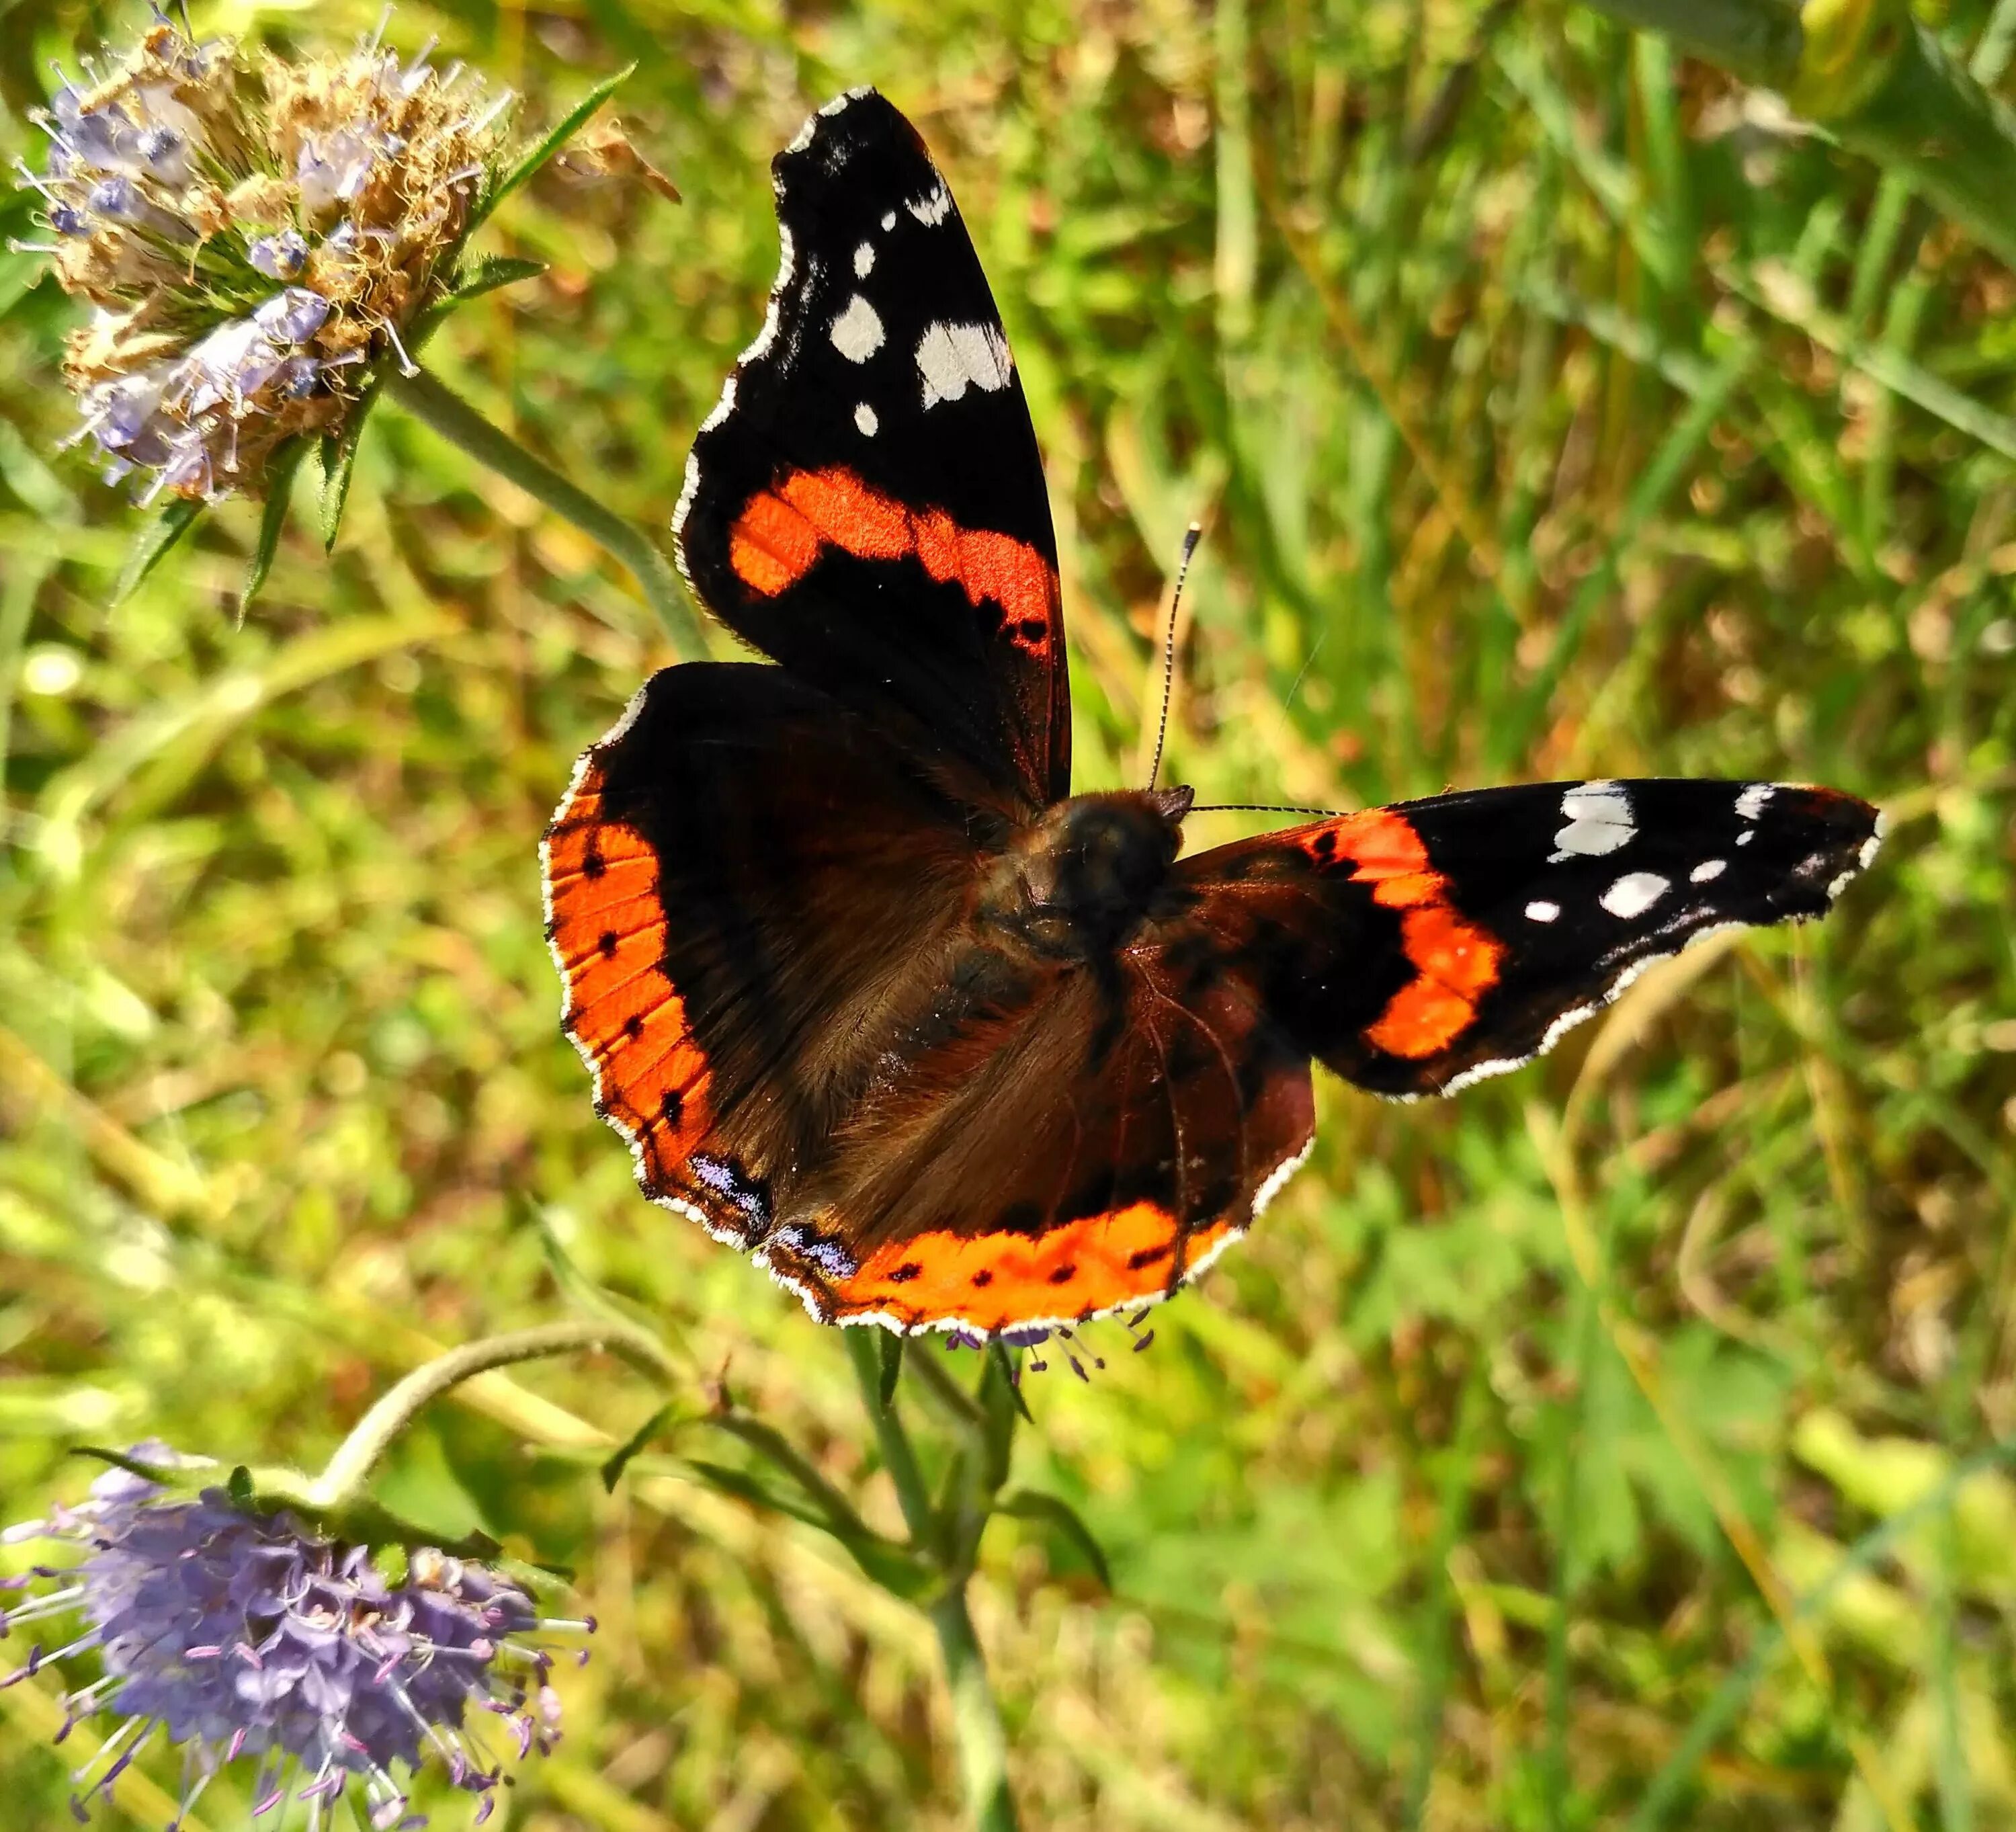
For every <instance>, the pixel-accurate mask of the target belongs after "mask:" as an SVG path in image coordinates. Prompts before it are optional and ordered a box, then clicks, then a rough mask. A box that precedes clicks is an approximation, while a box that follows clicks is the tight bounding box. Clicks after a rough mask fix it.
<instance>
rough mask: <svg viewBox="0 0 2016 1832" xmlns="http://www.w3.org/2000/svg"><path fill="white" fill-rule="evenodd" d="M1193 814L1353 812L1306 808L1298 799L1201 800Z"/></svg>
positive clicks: (1330, 814) (1331, 814)
mask: <svg viewBox="0 0 2016 1832" xmlns="http://www.w3.org/2000/svg"><path fill="white" fill-rule="evenodd" d="M1190 812H1191V813H1192V814H1319V815H1323V816H1324V817H1325V818H1326V819H1333V820H1334V819H1337V817H1339V816H1340V815H1347V814H1349V813H1350V812H1351V810H1350V809H1349V808H1305V807H1303V806H1302V804H1301V803H1300V802H1296V801H1200V802H1198V803H1197V804H1195V805H1194V806H1193V808H1191V809H1190Z"/></svg>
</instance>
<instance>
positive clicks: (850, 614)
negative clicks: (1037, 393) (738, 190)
mask: <svg viewBox="0 0 2016 1832" xmlns="http://www.w3.org/2000/svg"><path fill="white" fill-rule="evenodd" d="M775 186H776V204H777V221H778V228H779V236H780V239H781V240H782V242H783V267H782V269H781V271H780V272H779V275H778V278H777V283H776V288H775V290H773V291H772V295H771V299H770V310H769V319H767V320H766V322H765V325H764V327H763V330H762V333H761V335H760V336H759V337H758V338H757V340H756V341H755V343H754V344H752V345H751V347H749V349H748V350H747V351H746V352H745V353H744V354H743V358H742V360H741V362H740V363H739V364H738V365H737V366H736V370H735V373H734V374H733V376H731V377H730V379H729V382H728V384H727V386H726V388H725V391H724V392H723V394H722V399H721V403H720V405H719V406H718V407H717V408H716V409H715V412H714V413H713V414H712V415H711V416H709V418H708V419H707V423H706V424H705V425H704V427H702V428H701V430H700V435H699V437H698V438H697V440H696V441H694V445H693V455H692V457H691V459H689V462H688V466H687V479H686V494H685V496H684V498H683V499H682V502H681V504H680V507H679V518H678V521H677V523H676V527H677V531H678V538H679V552H680V556H681V562H682V565H683V566H684V567H685V568H686V573H687V574H688V576H689V578H690V579H691V581H692V582H693V587H694V588H695V590H696V591H697V592H699V594H700V596H701V597H702V598H703V599H704V600H705V601H706V603H707V606H708V608H709V609H710V610H712V611H713V612H714V613H715V615H716V616H718V617H720V618H721V619H722V621H723V622H725V624H728V625H729V627H730V628H733V630H735V631H736V632H737V633H738V634H740V635H742V636H743V637H745V638H747V639H748V640H749V641H750V642H753V643H754V644H755V645H756V646H757V647H758V648H759V649H761V650H763V651H764V652H765V653H767V654H769V655H771V656H773V657H776V660H779V661H780V662H782V663H783V664H784V665H785V667H787V668H789V669H790V670H791V671H794V673H796V674H797V675H801V677H802V678H805V679H806V680H808V681H810V682H814V683H815V684H816V685H817V686H819V687H820V688H821V689H823V690H824V691H825V692H826V693H829V694H830V695H831V696H833V698H835V699H836V700H839V701H840V702H841V704H844V705H846V706H848V707H851V708H852V709H853V710H854V711H857V712H859V713H862V714H865V715H866V716H867V717H869V718H871V719H873V720H874V721H875V722H877V723H879V724H880V725H884V727H885V728H887V729H890V730H891V732H892V733H893V734H894V735H895V736H896V737H897V738H898V740H900V741H901V742H902V743H903V744H904V745H905V747H906V748H908V749H910V750H913V751H914V752H915V753H916V754H918V755H920V756H921V757H924V758H931V757H933V756H934V755H943V756H946V757H949V758H955V759H957V760H959V762H960V763H961V764H962V765H963V766H964V768H966V769H967V770H968V771H970V772H973V773H974V774H976V775H977V776H978V778H979V779H981V780H982V781H983V782H985V783H987V784H988V785H989V786H990V787H991V789H992V791H993V794H994V796H995V798H996V799H997V800H998V801H1002V802H1003V803H1005V804H1008V805H1010V806H1013V807H1016V808H1022V809H1028V808H1040V807H1041V806H1042V805H1043V804H1046V803H1047V802H1049V801H1055V800H1057V799H1058V798H1060V797H1062V796H1063V795H1064V794H1065V793H1066V792H1067V788H1068V786H1069V780H1070V773H1071V756H1070V738H1071V706H1070V692H1069V686H1068V682H1067V675H1066V668H1065V660H1064V621H1063V614H1062V610H1061V605H1060V599H1059V596H1058V588H1057V544H1056V539H1055V537H1054V535H1053V532H1052V530H1051V526H1050V515H1049V500H1048V498H1047V496H1046V493H1045V490H1044V484H1043V472H1042V459H1041V456H1040V455H1039V452H1038V450H1037V447H1036V441H1035V433H1034V431H1033V430H1032V429H1031V426H1030V423H1029V414H1028V406H1027V405H1026V404H1025V402H1024V400H1023V397H1022V390H1021V383H1020V382H1019V381H1018V380H1017V377H1016V373H1015V365H1014V360H1013V357H1012V356H1011V355H1010V352H1009V348H1008V342H1007V339H1006V336H1005V334H1004V333H1003V330H1002V328H1001V323H1000V318H999V313H998V312H997V311H995V305H994V300H993V296H992V293H990V292H989V291H988V286H987V281H986V278H985V275H984V274H983V273H982V272H981V266H980V261H979V257H978V256H977V254H975V253H974V248H973V243H972V242H971V240H970V238H969V237H968V236H967V231H966V227H965V225H964V223H963V221H961V220H960V218H959V210H958V207H957V206H956V204H955V203H953V202H952V194H951V193H950V191H949V190H948V189H947V188H946V186H945V180H944V178H942V177H941V175H940V174H939V172H938V168H937V167H936V166H934V164H932V162H931V157H930V155H929V154H928V153H927V152H926V151H925V149H924V146H923V142H922V141H921V140H920V139H919V138H918V136H917V134H916V130H915V129H914V128H913V127H911V125H910V124H909V122H908V121H905V119H904V118H903V117H902V115H901V114H899V113H898V112H897V111H896V110H895V109H894V108H892V107H891V106H890V105H889V104H888V103H887V102H886V101H884V99H882V97H881V96H880V95H877V94H876V93H875V92H873V90H857V91H855V92H852V93H851V94H849V95H844V96H842V97H841V98H840V99H838V100H837V101H836V102H833V103H829V104H828V105H827V106H826V107H825V108H824V109H822V110H820V111H819V113H817V114H816V115H815V116H814V117H812V120H811V121H808V123H807V124H806V127H805V131H804V132H803V133H801V135H799V137H798V139H797V140H796V141H794V142H793V143H792V145H791V146H790V147H789V148H788V149H786V150H785V151H784V152H783V153H780V154H779V156H778V158H777V160H776V167H775Z"/></svg>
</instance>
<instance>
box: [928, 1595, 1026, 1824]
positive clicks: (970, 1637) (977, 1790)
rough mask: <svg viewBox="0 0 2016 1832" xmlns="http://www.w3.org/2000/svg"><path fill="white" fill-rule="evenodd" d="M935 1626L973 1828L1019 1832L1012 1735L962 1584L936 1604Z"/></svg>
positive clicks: (932, 1623) (933, 1616)
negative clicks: (1011, 1777)
mask: <svg viewBox="0 0 2016 1832" xmlns="http://www.w3.org/2000/svg"><path fill="white" fill-rule="evenodd" d="M931 1626H932V1628H934V1629H936V1630H937V1631H938V1650H939V1652H940V1653H941V1654H943V1655H944V1656H945V1683H946V1684H947V1686H949V1687H950V1689H951V1691H952V1728H953V1729H954V1731H955V1732H956V1734H957V1736H958V1738H959V1778H960V1780H961V1782H962V1783H963V1785H964V1787H965V1790H966V1798H967V1803H968V1805H970V1807H971V1809H972V1811H973V1823H974V1829H975V1832H1016V1828H1017V1823H1018V1822H1017V1819H1016V1817H1015V1797H1014V1796H1013V1794H1010V1792H1009V1791H1008V1733H1007V1732H1006V1730H1004V1729H1003V1728H1002V1726H1001V1710H1000V1707H999V1705H997V1704H995V1700H994V1688H993V1687H992V1686H990V1685H989V1684H988V1679H987V1659H986V1657H985V1655H984V1654H982V1653H981V1651H980V1637H979V1636H977V1635H976V1634H974V1632H973V1617H972V1615H971V1614H970V1612H969V1611H968V1610H967V1607H966V1586H965V1585H963V1584H961V1585H959V1586H958V1587H957V1588H956V1589H952V1590H948V1591H947V1592H946V1593H945V1595H944V1596H941V1597H940V1598H939V1599H938V1602H937V1603H934V1605H933V1606H932V1607H931Z"/></svg>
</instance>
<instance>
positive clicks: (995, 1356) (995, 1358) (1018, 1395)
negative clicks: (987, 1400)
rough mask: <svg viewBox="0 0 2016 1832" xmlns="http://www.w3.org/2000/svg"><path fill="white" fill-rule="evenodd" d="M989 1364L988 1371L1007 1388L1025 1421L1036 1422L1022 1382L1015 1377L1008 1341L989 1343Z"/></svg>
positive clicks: (1015, 1407) (1015, 1406)
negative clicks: (1009, 1357) (1025, 1396)
mask: <svg viewBox="0 0 2016 1832" xmlns="http://www.w3.org/2000/svg"><path fill="white" fill-rule="evenodd" d="M987 1364H988V1373H990V1374H992V1376H993V1377H995V1379H996V1380H999V1381H1000V1383H1001V1384H1002V1385H1003V1387H1006V1388H1007V1390H1008V1395H1009V1398H1010V1401H1011V1402H1012V1403H1013V1407H1014V1409H1015V1411H1017V1413H1021V1416H1022V1418H1023V1420H1024V1422H1025V1423H1029V1424H1031V1425H1033V1424H1034V1423H1035V1422H1036V1420H1035V1416H1034V1415H1033V1414H1032V1413H1031V1412H1030V1410H1029V1402H1028V1401H1027V1400H1026V1399H1024V1398H1023V1397H1022V1383H1021V1381H1020V1380H1017V1379H1016V1377H1015V1364H1014V1363H1013V1362H1012V1361H1010V1359H1008V1346H1007V1344H1006V1343H1004V1342H1001V1341H992V1342H990V1343H988V1345H987ZM984 1397H985V1393H984V1390H983V1398H984Z"/></svg>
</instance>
